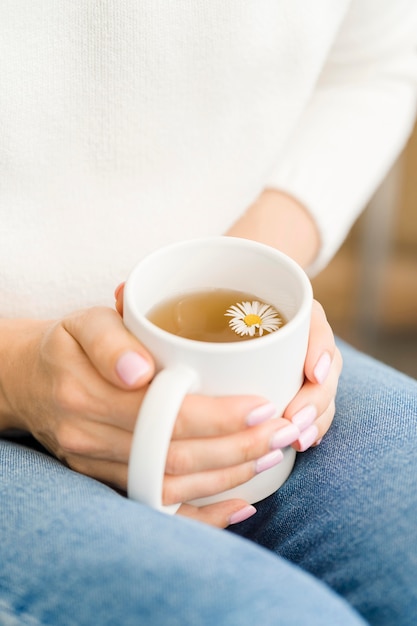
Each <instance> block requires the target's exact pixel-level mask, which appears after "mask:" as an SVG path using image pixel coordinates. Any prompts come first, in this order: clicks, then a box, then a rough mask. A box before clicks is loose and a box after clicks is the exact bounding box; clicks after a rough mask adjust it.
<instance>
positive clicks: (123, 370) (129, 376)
mask: <svg viewBox="0 0 417 626" xmlns="http://www.w3.org/2000/svg"><path fill="white" fill-rule="evenodd" d="M148 371H149V363H148V362H147V361H146V359H144V358H143V357H142V356H141V355H140V354H138V353H137V352H125V353H124V354H122V356H120V357H119V360H118V361H117V363H116V372H117V373H118V375H119V376H120V378H121V380H122V381H123V382H124V383H125V384H126V385H129V386H130V385H133V384H134V383H135V382H136V381H137V380H139V378H141V377H142V376H143V375H144V374H146V372H148Z"/></svg>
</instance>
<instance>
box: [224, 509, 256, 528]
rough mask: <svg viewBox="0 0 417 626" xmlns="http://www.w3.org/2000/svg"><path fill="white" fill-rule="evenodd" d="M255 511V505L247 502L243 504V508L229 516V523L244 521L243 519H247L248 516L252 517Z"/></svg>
mask: <svg viewBox="0 0 417 626" xmlns="http://www.w3.org/2000/svg"><path fill="white" fill-rule="evenodd" d="M255 513H256V509H255V507H254V506H252V505H251V504H249V505H248V506H245V507H244V508H243V509H240V511H236V513H233V514H232V515H231V516H230V518H229V525H232V524H239V522H244V521H245V519H249V517H252V515H255Z"/></svg>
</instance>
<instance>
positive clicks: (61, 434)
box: [55, 420, 86, 455]
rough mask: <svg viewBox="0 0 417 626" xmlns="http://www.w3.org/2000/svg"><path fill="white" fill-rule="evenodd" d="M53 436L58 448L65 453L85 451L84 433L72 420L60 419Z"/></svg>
mask: <svg viewBox="0 0 417 626" xmlns="http://www.w3.org/2000/svg"><path fill="white" fill-rule="evenodd" d="M55 436H56V440H57V443H58V446H59V448H60V450H61V451H62V452H63V453H64V454H65V455H68V454H81V453H83V452H85V449H86V441H85V435H84V434H83V433H82V432H81V431H80V429H79V428H77V427H76V426H75V425H74V424H73V423H72V422H70V421H68V420H62V421H61V422H60V423H59V424H58V426H57V429H56V433H55Z"/></svg>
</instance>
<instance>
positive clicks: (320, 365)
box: [314, 352, 332, 385]
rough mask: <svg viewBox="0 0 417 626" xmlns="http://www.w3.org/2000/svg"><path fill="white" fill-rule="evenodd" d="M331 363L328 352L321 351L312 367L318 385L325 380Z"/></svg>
mask: <svg viewBox="0 0 417 626" xmlns="http://www.w3.org/2000/svg"><path fill="white" fill-rule="evenodd" d="M331 364H332V358H331V356H330V354H329V353H328V352H323V354H322V355H321V357H320V358H319V360H318V361H317V363H316V367H315V368H314V377H315V379H316V380H317V382H318V383H319V384H320V385H322V384H323V383H324V381H325V380H326V378H327V375H328V373H329V371H330V365H331Z"/></svg>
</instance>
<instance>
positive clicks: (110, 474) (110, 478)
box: [61, 456, 128, 491]
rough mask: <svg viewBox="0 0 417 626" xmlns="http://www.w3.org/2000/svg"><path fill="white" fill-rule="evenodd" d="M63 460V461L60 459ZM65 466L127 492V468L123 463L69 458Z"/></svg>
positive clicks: (75, 457)
mask: <svg viewBox="0 0 417 626" xmlns="http://www.w3.org/2000/svg"><path fill="white" fill-rule="evenodd" d="M61 460H63V459H61ZM65 462H66V464H67V465H68V466H69V467H70V468H71V469H72V470H74V471H75V472H78V473H79V474H84V475H85V476H89V477H90V478H94V479H95V480H98V481H100V482H102V483H105V484H106V485H110V486H111V487H115V488H116V489H119V490H121V491H126V490H127V475H128V467H127V465H126V464H125V463H117V462H115V461H101V460H96V459H88V458H86V457H78V456H69V457H68V458H67V459H65Z"/></svg>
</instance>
